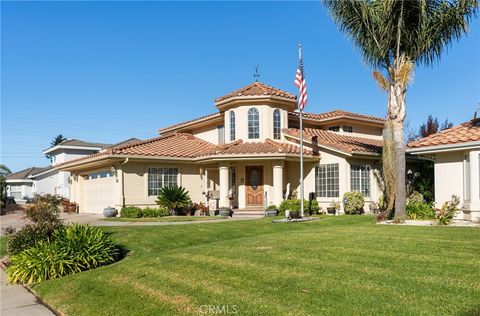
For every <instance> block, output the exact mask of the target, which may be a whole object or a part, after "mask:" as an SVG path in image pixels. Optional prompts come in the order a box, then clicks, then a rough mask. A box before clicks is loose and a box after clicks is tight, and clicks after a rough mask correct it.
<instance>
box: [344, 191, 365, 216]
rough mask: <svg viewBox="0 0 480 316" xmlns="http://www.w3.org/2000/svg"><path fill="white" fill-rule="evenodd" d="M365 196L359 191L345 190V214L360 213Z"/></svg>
mask: <svg viewBox="0 0 480 316" xmlns="http://www.w3.org/2000/svg"><path fill="white" fill-rule="evenodd" d="M364 204H365V198H364V196H363V193H361V192H346V193H345V194H344V195H343V206H344V209H345V214H350V215H351V214H362V213H363V205H364Z"/></svg>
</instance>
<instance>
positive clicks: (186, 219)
mask: <svg viewBox="0 0 480 316" xmlns="http://www.w3.org/2000/svg"><path fill="white" fill-rule="evenodd" d="M215 219H217V220H218V219H225V217H221V216H164V217H140V218H124V217H107V218H102V220H103V221H110V222H204V221H211V220H215Z"/></svg>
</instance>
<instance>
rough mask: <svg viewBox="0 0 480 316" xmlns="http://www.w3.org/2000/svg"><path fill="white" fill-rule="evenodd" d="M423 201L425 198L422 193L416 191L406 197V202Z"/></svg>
mask: <svg viewBox="0 0 480 316" xmlns="http://www.w3.org/2000/svg"><path fill="white" fill-rule="evenodd" d="M411 202H414V203H423V202H425V199H424V198H423V195H422V194H421V193H419V192H417V191H414V192H413V193H412V194H410V196H409V197H408V198H407V200H406V203H407V204H408V203H411Z"/></svg>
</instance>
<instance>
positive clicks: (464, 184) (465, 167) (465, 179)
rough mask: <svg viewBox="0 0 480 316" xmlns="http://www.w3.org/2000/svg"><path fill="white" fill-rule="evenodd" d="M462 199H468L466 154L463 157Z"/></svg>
mask: <svg viewBox="0 0 480 316" xmlns="http://www.w3.org/2000/svg"><path fill="white" fill-rule="evenodd" d="M463 199H464V200H465V201H470V157H469V155H468V154H467V155H465V156H464V159H463Z"/></svg>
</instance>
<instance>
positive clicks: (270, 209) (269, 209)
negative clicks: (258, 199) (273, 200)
mask: <svg viewBox="0 0 480 316" xmlns="http://www.w3.org/2000/svg"><path fill="white" fill-rule="evenodd" d="M266 210H267V211H276V210H277V206H276V205H275V204H270V205H269V206H267V208H266Z"/></svg>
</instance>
